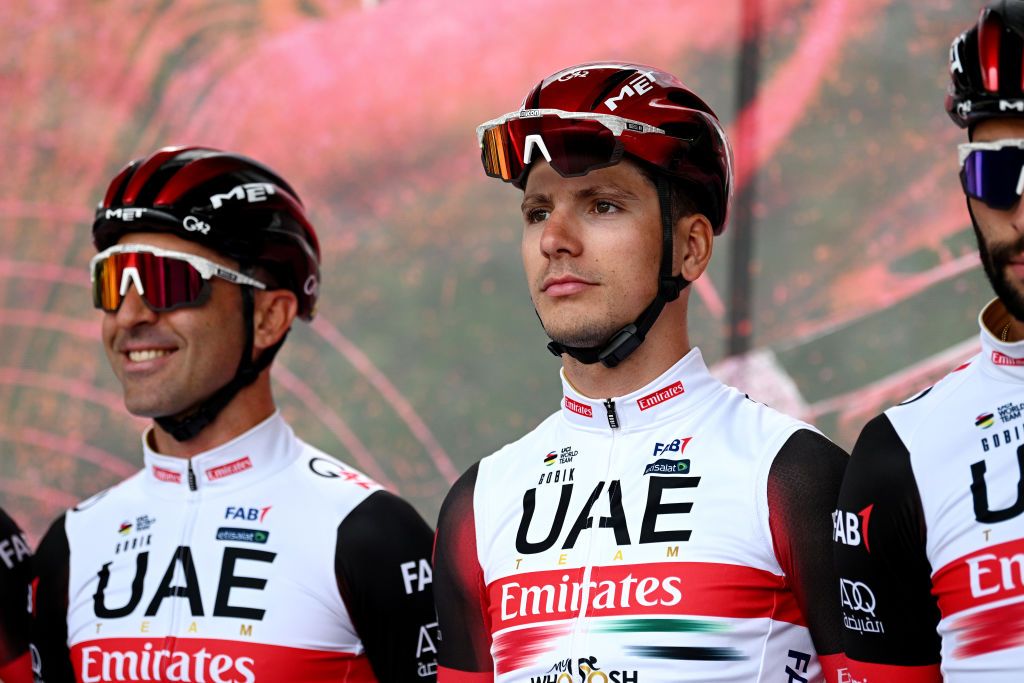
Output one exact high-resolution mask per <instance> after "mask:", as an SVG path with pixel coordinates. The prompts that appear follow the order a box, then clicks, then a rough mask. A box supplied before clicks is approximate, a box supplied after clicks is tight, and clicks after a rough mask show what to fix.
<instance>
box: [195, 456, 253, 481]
mask: <svg viewBox="0 0 1024 683" xmlns="http://www.w3.org/2000/svg"><path fill="white" fill-rule="evenodd" d="M250 469H252V460H250V459H249V456H245V457H244V458H239V459H238V460H234V461H232V462H229V463H228V464H226V465H221V466H220V467H211V468H210V469H208V470H206V478H207V479H208V480H210V481H217V480H218V479H223V478H224V477H230V476H231V475H232V474H238V473H239V472H244V471H246V470H250Z"/></svg>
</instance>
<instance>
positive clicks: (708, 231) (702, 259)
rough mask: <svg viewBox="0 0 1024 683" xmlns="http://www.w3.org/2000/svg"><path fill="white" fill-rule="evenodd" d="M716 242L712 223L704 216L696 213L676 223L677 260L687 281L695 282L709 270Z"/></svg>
mask: <svg viewBox="0 0 1024 683" xmlns="http://www.w3.org/2000/svg"><path fill="white" fill-rule="evenodd" d="M714 240H715V232H714V229H713V228H712V227H711V221H709V220H708V217H707V216H705V215H704V214H702V213H694V214H690V215H689V216H683V217H682V218H680V219H679V220H678V221H676V234H675V240H674V242H673V244H674V245H675V249H674V251H675V252H676V256H675V258H676V262H677V264H678V266H677V267H678V268H679V272H680V274H681V275H682V276H683V277H684V278H686V280H687V281H689V282H693V281H694V280H696V279H697V278H699V277H700V276H701V275H702V274H703V273H704V271H705V270H707V267H708V263H709V262H710V261H711V252H712V249H713V246H714Z"/></svg>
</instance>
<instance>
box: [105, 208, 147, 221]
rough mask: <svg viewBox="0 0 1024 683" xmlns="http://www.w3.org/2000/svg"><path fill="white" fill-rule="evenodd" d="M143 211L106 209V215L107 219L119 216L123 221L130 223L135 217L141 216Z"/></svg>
mask: <svg viewBox="0 0 1024 683" xmlns="http://www.w3.org/2000/svg"><path fill="white" fill-rule="evenodd" d="M144 213H145V210H144V209H107V213H106V217H107V220H110V219H112V218H119V219H121V220H122V221H124V222H125V223H131V222H132V221H134V220H135V219H137V218H142V214H144Z"/></svg>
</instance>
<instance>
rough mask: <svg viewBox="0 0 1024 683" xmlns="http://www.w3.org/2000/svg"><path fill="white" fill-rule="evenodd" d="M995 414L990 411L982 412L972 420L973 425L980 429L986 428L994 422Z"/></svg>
mask: <svg viewBox="0 0 1024 683" xmlns="http://www.w3.org/2000/svg"><path fill="white" fill-rule="evenodd" d="M995 421H996V416H995V415H993V414H992V413H982V414H981V415H979V416H978V417H977V418H976V419H975V420H974V426H975V427H981V428H982V429H988V428H989V427H991V426H992V425H993V424H995Z"/></svg>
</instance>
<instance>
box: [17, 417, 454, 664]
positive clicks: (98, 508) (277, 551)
mask: <svg viewBox="0 0 1024 683" xmlns="http://www.w3.org/2000/svg"><path fill="white" fill-rule="evenodd" d="M143 442H144V444H145V445H144V449H145V469H144V470H143V471H141V472H139V473H138V474H137V475H135V476H133V477H131V478H129V479H128V480H126V481H124V482H122V483H121V484H119V485H117V486H115V487H113V488H112V489H109V490H107V491H105V492H103V493H101V494H99V495H97V496H95V497H93V498H92V499H90V500H87V501H85V502H84V503H82V504H80V505H79V506H78V507H76V508H74V509H73V510H70V511H68V512H67V513H66V515H65V516H64V517H63V518H61V519H60V520H58V521H57V523H55V524H54V526H53V527H52V528H51V530H50V532H49V533H48V534H47V537H46V539H45V540H44V541H43V543H42V545H41V548H40V551H39V553H38V556H37V557H38V558H39V562H40V574H41V576H40V580H39V586H38V589H37V595H36V610H37V617H36V620H35V621H36V628H35V629H34V632H35V637H34V645H35V647H36V649H37V655H36V657H35V659H36V675H37V680H39V681H46V683H52V682H53V681H76V680H77V681H79V682H80V683H93V682H98V681H193V682H195V681H198V682H200V683H202V682H204V681H205V682H207V683H228V682H235V683H242V682H244V683H253V682H257V681H258V682H263V683H272V682H273V683H276V682H279V681H349V682H356V681H359V682H362V681H377V680H380V681H417V680H433V678H434V669H435V662H434V648H435V644H434V640H435V638H436V632H435V629H436V623H435V618H434V611H433V605H432V596H431V585H430V584H431V578H432V577H431V569H430V565H429V553H430V549H431V541H432V535H431V532H430V530H429V528H428V527H427V526H426V524H424V522H423V521H422V519H421V518H420V517H419V515H418V514H417V513H416V512H415V511H414V510H413V509H412V508H411V507H410V506H408V505H407V504H406V503H404V502H403V501H401V499H399V498H397V497H395V496H393V495H391V494H389V493H387V492H385V491H382V490H381V487H380V486H379V485H378V484H376V483H375V482H373V481H371V480H370V479H368V478H367V477H365V476H364V475H362V474H361V473H360V472H358V471H356V470H354V469H352V468H350V467H348V466H346V465H344V464H343V463H341V462H339V461H338V460H336V459H334V458H332V457H330V456H328V455H326V454H324V453H322V452H320V451H318V450H317V449H315V448H313V447H311V446H309V445H308V444H306V443H304V442H302V441H301V440H299V439H298V438H296V437H295V435H294V434H293V432H292V430H291V429H290V428H289V427H288V425H287V424H286V423H285V422H284V420H283V419H282V418H281V417H280V416H279V415H277V414H275V415H274V416H272V417H270V418H269V419H267V420H266V421H264V422H263V423H261V424H259V425H257V426H256V427H254V428H253V429H252V430H250V431H248V432H246V433H245V434H243V435H241V436H239V437H238V438H236V439H234V440H232V441H231V442H229V443H226V444H224V445H222V446H220V447H218V448H216V449H214V450H211V451H208V452H206V453H203V454H201V455H197V456H195V457H192V458H191V459H182V458H174V457H168V456H163V455H160V454H158V453H156V452H154V451H153V450H152V449H151V448H150V447H149V445H148V439H146V438H144V439H143Z"/></svg>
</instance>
